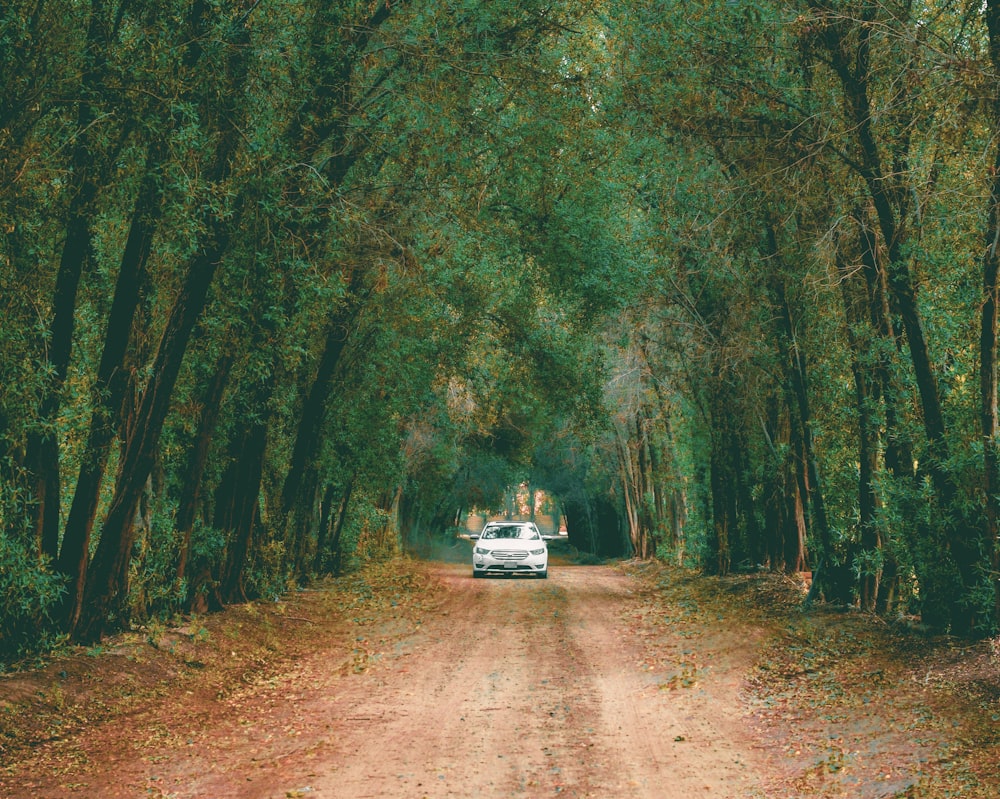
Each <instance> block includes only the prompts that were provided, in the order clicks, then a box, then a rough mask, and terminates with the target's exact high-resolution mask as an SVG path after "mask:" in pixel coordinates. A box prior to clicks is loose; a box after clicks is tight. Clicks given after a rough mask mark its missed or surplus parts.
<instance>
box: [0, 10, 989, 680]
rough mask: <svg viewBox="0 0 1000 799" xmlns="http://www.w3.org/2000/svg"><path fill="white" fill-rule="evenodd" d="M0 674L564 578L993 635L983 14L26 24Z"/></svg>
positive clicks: (327, 15)
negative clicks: (436, 574) (95, 646)
mask: <svg viewBox="0 0 1000 799" xmlns="http://www.w3.org/2000/svg"><path fill="white" fill-rule="evenodd" d="M0 74H2V75H3V76H4V78H3V81H2V85H0V310H2V320H3V324H2V327H0V652H2V653H3V658H0V659H6V660H8V661H10V660H12V659H16V658H18V657H21V656H23V655H24V654H26V653H28V652H30V651H37V650H39V649H44V648H46V647H50V646H53V645H56V644H57V643H58V642H60V641H64V640H72V641H79V642H93V641H97V640H99V639H100V638H101V637H102V636H104V635H106V634H108V633H111V632H114V631H116V630H120V629H123V628H126V627H127V626H128V625H130V624H135V623H141V622H142V621H143V620H145V619H149V618H151V617H169V616H170V615H172V614H174V613H177V612H191V611H195V612H203V611H206V610H210V609H213V608H219V607H222V606H224V605H225V604H227V603H233V602H241V601H245V600H246V599H247V598H253V597H262V596H273V595H276V594H278V593H280V592H282V591H285V590H287V589H288V588H289V587H291V586H294V585H302V584H305V583H307V582H308V581H310V580H312V579H314V578H315V577H316V576H318V575H322V574H327V573H337V572H339V571H340V570H342V569H344V568H347V567H349V566H350V564H351V563H353V562H356V561H357V560H358V559H364V558H370V557H378V556H382V555H385V554H390V553H393V552H397V551H399V550H411V551H420V550H421V548H422V547H425V546H427V545H428V543H429V542H431V541H433V540H435V538H441V537H442V536H452V535H453V534H454V530H453V527H454V525H455V522H456V519H458V518H460V517H461V514H462V511H463V510H465V509H469V508H473V507H475V508H490V507H496V506H497V504H498V503H499V502H500V498H501V497H502V496H503V493H504V491H505V490H506V489H507V487H508V486H510V485H515V484H518V483H528V484H530V485H532V486H538V487H543V488H545V489H546V490H547V491H549V492H550V493H552V494H554V495H556V496H558V498H559V502H560V505H561V513H562V515H563V518H564V519H565V521H566V525H567V528H568V530H569V535H570V539H571V541H572V543H573V544H574V545H575V546H576V547H577V548H578V549H579V550H581V551H583V552H589V553H593V554H595V555H598V556H611V557H617V556H629V557H638V558H656V557H658V558H665V559H674V560H677V561H680V562H683V563H685V564H689V565H694V566H697V567H700V568H702V569H704V570H705V571H707V572H709V573H716V574H725V573H727V572H730V571H735V570H743V569H771V570H775V571H789V572H792V571H803V570H811V571H812V573H813V578H814V579H813V587H812V590H811V592H810V600H825V601H829V602H842V603H846V604H854V605H856V606H858V607H860V608H861V609H862V610H864V611H867V612H875V613H879V614H884V615H887V616H889V615H892V616H895V615H898V614H907V615H919V616H920V617H921V619H922V620H923V623H924V624H926V625H927V626H928V627H930V628H934V629H940V630H947V631H950V632H952V633H954V634H958V635H967V636H983V635H991V634H994V632H995V630H996V628H997V622H998V617H1000V563H998V552H1000V547H998V534H997V531H998V524H1000V520H998V517H1000V448H998V440H997V439H998V434H1000V433H998V426H1000V420H998V410H997V408H998V399H997V382H998V381H997V376H998V347H997V328H998V313H1000V309H998V295H1000V290H998V281H1000V276H998V271H1000V253H998V242H1000V207H998V203H1000V80H998V78H1000V0H986V2H985V3H984V2H983V1H982V0H978V1H977V2H972V1H971V0H955V1H954V2H950V1H949V0H939V1H934V2H924V3H913V2H906V1H905V0H884V1H883V2H868V1H867V0H830V1H829V2H782V3H778V2H771V1H770V0H759V2H750V0H692V1H690V2H683V3H681V2H664V1H662V0H661V1H659V2H657V0H630V1H629V2H619V0H565V2H564V1H563V0H520V2H508V0H489V1H487V0H447V1H446V2H424V1H423V0H411V1H409V2H407V1H406V0H158V2H155V3H154V2H144V1H143V0H72V1H69V2H68V1H67V0H62V2H53V0H10V2H6V3H4V5H3V7H2V9H0Z"/></svg>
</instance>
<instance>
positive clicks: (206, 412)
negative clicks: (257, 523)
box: [174, 353, 233, 583]
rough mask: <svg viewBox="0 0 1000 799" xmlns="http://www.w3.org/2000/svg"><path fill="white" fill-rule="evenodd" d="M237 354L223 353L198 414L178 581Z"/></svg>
mask: <svg viewBox="0 0 1000 799" xmlns="http://www.w3.org/2000/svg"><path fill="white" fill-rule="evenodd" d="M232 367H233V356H232V354H230V353H227V354H225V355H223V356H222V357H221V358H220V359H219V362H218V364H217V365H216V368H215V373H214V374H213V375H212V379H211V380H210V381H209V383H208V386H207V388H206V390H205V396H204V398H203V400H202V403H201V411H200V413H199V414H198V429H197V431H196V432H195V438H194V443H193V444H192V445H191V451H190V452H189V453H188V462H187V469H185V471H184V486H183V488H182V489H181V494H180V499H179V501H178V505H177V516H176V519H175V521H174V526H175V528H176V530H177V533H178V534H179V535H180V539H181V544H180V551H179V552H178V555H177V576H176V579H177V582H178V583H179V582H181V581H182V580H184V578H185V575H186V572H187V566H188V558H189V556H190V552H191V534H192V532H193V531H194V523H195V519H196V518H197V513H198V508H199V507H200V505H201V490H202V480H203V478H204V475H205V467H206V465H207V464H208V452H209V448H210V447H211V444H212V439H213V437H214V435H215V428H216V426H217V425H218V422H219V416H220V415H221V413H222V398H223V396H224V395H225V391H226V386H227V384H228V383H229V376H230V375H231V374H232Z"/></svg>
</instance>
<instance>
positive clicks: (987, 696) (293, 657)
mask: <svg viewBox="0 0 1000 799" xmlns="http://www.w3.org/2000/svg"><path fill="white" fill-rule="evenodd" d="M463 555H464V552H463V551H462V550H461V549H459V550H456V551H455V553H454V556H455V557H456V558H461V559H463V560H464V558H463ZM469 571H470V570H469V567H468V565H467V564H465V563H464V562H463V563H461V564H447V563H418V562H413V561H402V562H400V563H398V564H390V565H381V566H377V567H376V568H374V569H372V568H369V569H367V570H366V571H365V572H363V573H361V574H358V575H354V576H350V577H347V578H343V579H341V580H338V581H335V582H333V583H330V584H328V585H326V586H324V587H321V588H319V589H318V590H312V591H303V592H297V593H295V594H294V595H292V596H290V597H287V598H285V599H283V600H282V601H280V602H276V603H258V604H254V605H246V606H237V607H233V608H230V609H228V610H227V611H226V612H225V613H222V614H215V615H213V616H210V617H205V618H202V619H193V620H191V621H190V623H189V624H186V625H185V626H182V627H180V628H171V629H153V630H143V631H137V632H135V633H131V634H129V635H127V636H124V637H122V638H119V639H116V640H114V641H109V642H107V643H106V644H105V645H102V647H98V648H96V649H94V650H78V651H76V652H69V653H66V654H65V655H62V656H60V657H58V658H56V659H55V660H53V661H52V662H51V663H49V664H48V665H47V666H45V667H44V668H42V669H39V670H36V671H31V672H23V673H20V674H14V675H0V799H76V798H77V797H87V799H90V798H91V797H92V798H93V799H112V798H113V797H119V798H120V799H138V797H172V798H173V799H228V798H231V799H294V798H295V797H317V799H361V797H379V798H380V799H381V798H382V797H392V798H393V799H396V798H397V797H398V799H423V798H424V797H426V798H427V799H439V798H441V797H482V798H483V799H494V798H496V797H530V798H531V799H534V798H535V797H599V798H601V799H603V798H604V797H607V798H608V799H612V798H613V799H672V798H673V797H677V798H678V799H681V798H683V799H690V798H691V797H716V799H888V798H889V797H894V798H896V799H900V798H901V797H906V799H939V797H946V796H960V797H963V799H993V798H994V797H996V796H997V795H1000V794H998V790H1000V776H998V775H997V772H996V768H995V764H996V762H997V757H998V756H1000V724H998V722H1000V675H998V672H997V665H996V664H997V662H998V661H997V659H996V657H995V656H994V655H993V654H991V651H990V650H989V648H988V646H987V645H986V644H984V645H982V646H976V647H970V646H961V647H956V646H955V645H954V642H949V641H948V640H946V639H943V640H941V641H936V642H931V641H928V640H926V639H912V638H909V637H906V636H903V637H893V636H891V635H888V633H887V632H886V631H885V630H884V628H882V627H878V626H873V623H872V622H871V621H870V620H866V619H865V618H864V617H862V616H859V615H850V614H839V613H837V612H835V611H830V612H815V613H811V614H803V613H802V612H801V609H800V607H799V604H798V601H797V600H796V598H795V597H796V590H795V589H794V588H790V587H789V585H788V584H787V583H782V582H781V578H771V577H767V576H761V577H759V578H754V577H748V578H739V577H734V578H732V579H731V580H729V581H728V582H726V581H713V580H707V579H704V578H699V577H698V576H697V575H695V574H692V573H685V572H681V571H679V570H674V571H663V569H662V567H658V566H655V565H642V566H640V565H638V564H634V565H632V566H630V567H629V568H624V569H623V568H621V567H619V566H571V565H556V566H553V567H552V568H551V570H550V577H549V579H548V580H534V579H526V578H525V579H520V578H519V579H490V580H473V579H472V578H471V576H470V573H469ZM781 592H785V594H787V595H785V594H782V593H781ZM880 631H881V632H880Z"/></svg>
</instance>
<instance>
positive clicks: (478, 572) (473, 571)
mask: <svg viewBox="0 0 1000 799" xmlns="http://www.w3.org/2000/svg"><path fill="white" fill-rule="evenodd" d="M472 576H473V577H485V576H486V575H485V573H483V572H481V571H479V570H478V569H473V570H472Z"/></svg>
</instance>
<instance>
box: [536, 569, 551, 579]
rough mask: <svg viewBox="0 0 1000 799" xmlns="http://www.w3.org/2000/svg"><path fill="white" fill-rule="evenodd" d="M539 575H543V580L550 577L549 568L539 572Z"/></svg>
mask: <svg viewBox="0 0 1000 799" xmlns="http://www.w3.org/2000/svg"><path fill="white" fill-rule="evenodd" d="M538 576H539V577H541V578H542V579H543V580H545V579H548V576H549V570H548V569H546V570H545V571H543V572H538Z"/></svg>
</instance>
